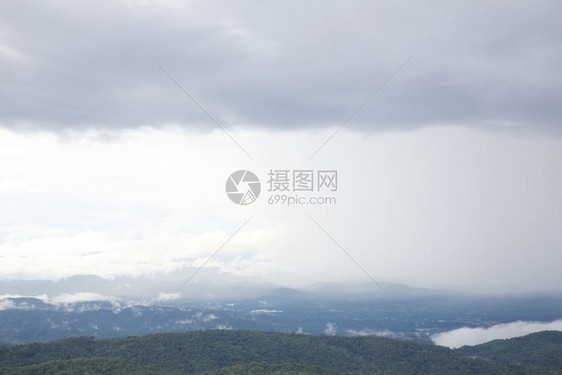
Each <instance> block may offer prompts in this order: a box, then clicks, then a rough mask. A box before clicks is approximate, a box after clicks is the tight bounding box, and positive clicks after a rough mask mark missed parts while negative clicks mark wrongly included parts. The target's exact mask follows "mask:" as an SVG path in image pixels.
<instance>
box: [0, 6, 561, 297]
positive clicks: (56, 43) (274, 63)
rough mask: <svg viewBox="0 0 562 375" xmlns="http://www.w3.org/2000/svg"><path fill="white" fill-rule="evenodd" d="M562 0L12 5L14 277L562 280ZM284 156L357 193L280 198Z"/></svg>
mask: <svg viewBox="0 0 562 375" xmlns="http://www.w3.org/2000/svg"><path fill="white" fill-rule="evenodd" d="M560 8H562V5H561V4H560V3H559V2H555V1H538V2H534V3H533V4H532V5H531V4H530V3H528V2H523V1H495V2H493V3H490V2H483V1H482V2H478V1H477V2H468V1H457V2H445V1H431V2H430V1H422V2H413V1H396V2H392V3H389V2H372V1H369V2H367V1H350V2H345V3H342V2H331V1H327V2H326V1H322V2H320V1H309V2H306V3H303V2H296V1H287V2H276V3H265V2H258V1H243V2H239V3H236V4H235V3H232V2H226V1H206V2H202V1H184V2H179V1H171V0H167V1H132V0H127V1H125V0H123V1H117V0H116V1H95V2H93V1H83V2H79V3H78V2H70V1H50V2H32V1H20V2H7V1H5V2H1V3H0V9H1V11H0V81H1V82H2V84H1V85H0V212H1V214H0V258H1V262H0V278H2V279H51V280H57V279H60V278H64V277H69V276H72V275H77V274H96V275H99V276H102V277H106V278H112V277H118V276H139V277H140V276H143V277H160V276H161V275H166V274H169V273H172V272H176V271H178V270H181V269H183V268H187V267H199V266H202V265H205V266H206V267H209V268H210V269H216V270H217V272H228V273H232V274H234V275H239V276H244V277H251V278H255V279H256V280H262V281H269V282H275V283H280V284H284V285H290V286H303V285H309V284H314V283H316V282H326V281H328V282H343V281H345V282H348V281H357V282H364V281H368V280H369V279H368V278H367V275H366V274H365V273H364V272H363V271H362V270H361V269H363V270H365V271H366V272H367V273H369V274H370V275H371V276H372V277H374V278H375V279H377V280H384V281H394V282H403V283H406V284H408V285H414V286H425V287H431V288H440V289H462V290H470V291H478V292H506V291H509V292H552V291H560V285H561V284H562V274H561V273H560V272H559V264H562V252H561V251H560V249H561V245H562V230H561V229H562V228H561V227H562V225H561V224H562V217H561V215H562V214H561V212H562V173H561V172H562V171H561V166H562V137H561V136H562V127H561V126H560V125H561V124H560V122H561V121H562V107H561V106H560V104H559V103H561V102H562V94H561V87H562V68H561V67H562V50H561V49H560V48H559V46H560V44H561V42H562V41H561V40H560V39H561V35H562V30H561V29H562V25H561V24H560V22H559V20H558V18H557V16H558V15H559V14H560V11H561V10H562V9H560ZM342 125H343V127H342ZM326 140H328V142H327V143H325V144H324V142H325V141H326ZM312 155H313V157H312V158H311V156H312ZM246 169H247V170H250V171H252V172H254V173H255V174H256V175H257V176H258V178H259V179H260V181H261V194H260V196H259V197H258V199H257V200H256V201H255V202H253V203H252V204H249V205H244V206H240V205H236V204H234V203H233V202H231V201H230V200H229V198H228V196H227V195H226V193H225V184H226V181H227V178H228V176H229V175H230V174H231V173H232V172H234V171H237V170H246ZM270 170H289V171H294V170H312V171H314V172H315V173H316V172H318V171H322V170H336V171H337V173H338V186H337V191H323V192H319V191H317V192H315V193H310V194H308V193H298V192H297V193H295V192H290V193H288V194H289V195H290V196H295V195H298V194H300V195H301V196H305V197H307V198H308V197H309V196H311V195H314V196H315V197H321V198H324V197H328V196H329V197H335V198H336V200H337V202H336V203H335V204H330V205H300V206H299V205H294V206H286V205H280V204H269V203H268V200H269V199H268V198H272V197H274V196H275V194H276V192H272V191H268V187H269V186H268V178H269V176H268V172H269V171H270ZM317 182H319V181H317ZM277 194H278V192H277ZM248 219H249V221H247V220H248ZM231 236H232V237H231ZM223 244H224V246H223ZM221 246H222V247H221ZM217 249H220V251H219V252H218V253H216V255H215V256H214V257H213V258H212V259H210V260H209V261H208V263H205V262H206V261H207V259H208V258H209V256H210V255H212V254H213V253H215V251H216V250H217ZM346 252H347V254H349V255H350V256H351V257H352V258H353V259H354V260H355V262H356V263H354V262H353V261H352V260H351V259H350V258H349V257H348V255H346ZM358 265H359V266H360V267H359V266H358Z"/></svg>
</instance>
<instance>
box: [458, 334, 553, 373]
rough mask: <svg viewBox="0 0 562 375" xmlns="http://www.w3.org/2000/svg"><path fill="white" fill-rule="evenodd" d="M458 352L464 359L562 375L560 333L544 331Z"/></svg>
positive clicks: (465, 347)
mask: <svg viewBox="0 0 562 375" xmlns="http://www.w3.org/2000/svg"><path fill="white" fill-rule="evenodd" d="M457 351H458V352H459V353H461V354H463V355H465V356H470V357H475V358H482V359H486V360H490V361H494V362H498V363H511V364H516V365H518V366H529V367H533V366H538V367H540V366H543V367H550V368H553V369H556V370H557V371H558V374H562V332H559V331H543V332H537V333H532V334H530V335H527V336H524V337H516V338H512V339H508V340H494V341H490V342H487V343H484V344H480V345H476V346H464V347H462V348H460V349H457Z"/></svg>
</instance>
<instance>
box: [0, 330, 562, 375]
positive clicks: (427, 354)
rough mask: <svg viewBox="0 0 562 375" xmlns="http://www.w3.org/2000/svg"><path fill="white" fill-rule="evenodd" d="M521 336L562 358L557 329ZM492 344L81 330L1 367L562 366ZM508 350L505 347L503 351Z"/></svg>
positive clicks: (328, 370)
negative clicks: (106, 334) (455, 346)
mask: <svg viewBox="0 0 562 375" xmlns="http://www.w3.org/2000/svg"><path fill="white" fill-rule="evenodd" d="M557 334H558V335H559V336H560V337H562V333H559V332H558V333H554V335H555V336H557ZM560 337H559V338H560ZM522 339H523V341H517V345H520V346H521V347H523V346H524V345H525V344H524V340H532V341H533V342H534V343H535V344H534V348H535V349H534V350H535V351H536V353H538V352H539V351H540V350H542V348H543V347H542V346H541V345H539V344H538V343H539V342H542V341H544V340H547V339H548V340H550V341H548V342H550V343H551V344H550V345H551V346H549V350H551V351H549V353H550V354H549V355H553V353H558V359H559V358H562V350H561V348H562V344H561V343H559V342H558V343H557V342H555V341H553V338H552V335H550V336H548V337H547V336H545V337H538V338H537V337H534V336H533V335H531V336H528V337H526V338H522ZM514 340H515V339H514ZM508 341H509V340H508ZM480 347H483V346H480ZM475 348H479V347H475ZM494 348H495V349H494V350H495V351H489V350H488V351H486V350H481V351H478V350H477V349H474V350H476V351H470V350H469V349H470V348H463V349H462V350H458V351H454V350H450V349H448V348H444V347H440V346H435V345H430V344H420V343H415V342H410V341H400V340H392V339H388V338H381V337H355V338H350V337H332V336H308V335H297V334H284V333H273V332H250V331H197V332H186V333H165V334H156V335H149V336H142V337H126V338H116V339H109V340H94V339H93V338H91V337H80V338H69V339H64V340H61V341H57V342H52V343H45V344H28V345H18V346H2V347H0V374H10V375H12V374H15V375H17V374H42V375H50V374H124V375H127V374H158V375H159V374H201V375H202V374H205V375H230V374H252V375H258V374H279V375H282V374H303V375H309V374H357V375H359V374H412V375H414V374H416V375H418V374H447V375H449V374H467V375H469V374H470V375H472V374H500V375H501V374H510V375H513V374H515V375H517V374H521V375H523V374H560V373H562V367H560V360H558V361H557V360H556V359H553V358H551V357H549V356H548V355H546V354H544V355H543V354H537V356H536V360H534V361H532V362H530V363H522V362H521V358H520V356H519V358H513V359H511V358H510V357H509V355H508V354H507V352H509V351H510V350H512V349H511V348H510V347H508V346H505V345H504V347H503V349H500V348H497V347H494ZM502 350H503V351H504V352H506V354H505V356H504V357H501V358H500V357H498V356H499V353H500V352H502ZM556 351H557V352H556ZM491 353H495V354H493V355H494V356H495V357H494V356H492V354H491ZM487 354H488V355H487ZM526 355H530V354H526ZM474 357H477V358H474ZM497 358H499V359H497Z"/></svg>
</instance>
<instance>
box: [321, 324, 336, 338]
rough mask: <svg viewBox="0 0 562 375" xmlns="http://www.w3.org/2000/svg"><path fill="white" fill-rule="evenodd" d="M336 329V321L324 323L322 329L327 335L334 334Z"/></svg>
mask: <svg viewBox="0 0 562 375" xmlns="http://www.w3.org/2000/svg"><path fill="white" fill-rule="evenodd" d="M337 331H338V328H337V327H336V323H332V322H328V323H326V328H325V329H324V334H325V335H329V336H335V335H336V333H337Z"/></svg>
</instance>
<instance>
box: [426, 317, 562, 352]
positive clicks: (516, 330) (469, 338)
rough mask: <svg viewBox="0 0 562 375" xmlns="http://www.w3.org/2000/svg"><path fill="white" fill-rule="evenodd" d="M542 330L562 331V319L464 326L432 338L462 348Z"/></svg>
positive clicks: (437, 342)
mask: <svg viewBox="0 0 562 375" xmlns="http://www.w3.org/2000/svg"><path fill="white" fill-rule="evenodd" d="M540 331H562V320H555V321H553V322H526V321H517V322H512V323H506V324H498V325H495V326H491V327H488V328H468V327H463V328H459V329H455V330H452V331H448V332H442V333H438V334H436V335H433V336H432V337H431V339H432V341H433V342H434V343H436V344H437V345H442V346H447V347H449V348H460V347H461V346H464V345H478V344H483V343H485V342H488V341H492V340H498V339H510V338H512V337H519V336H525V335H528V334H531V333H534V332H540Z"/></svg>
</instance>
